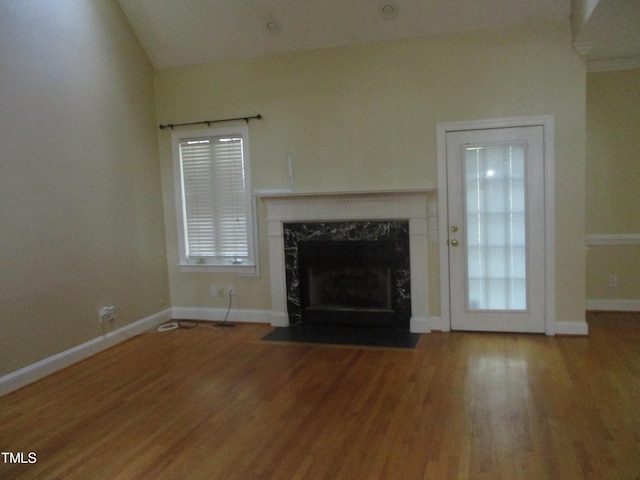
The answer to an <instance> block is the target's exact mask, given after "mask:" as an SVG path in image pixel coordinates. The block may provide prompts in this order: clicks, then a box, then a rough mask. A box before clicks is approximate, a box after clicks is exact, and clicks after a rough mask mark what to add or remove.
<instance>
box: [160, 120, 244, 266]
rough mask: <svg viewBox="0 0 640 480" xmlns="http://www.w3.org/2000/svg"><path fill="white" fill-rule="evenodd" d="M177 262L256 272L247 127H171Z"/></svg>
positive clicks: (185, 264) (182, 264)
mask: <svg viewBox="0 0 640 480" xmlns="http://www.w3.org/2000/svg"><path fill="white" fill-rule="evenodd" d="M172 138H173V151H174V167H175V168H174V171H175V178H176V211H177V216H178V235H179V237H178V238H179V247H180V265H181V266H183V267H193V268H187V270H192V271H203V270H207V268H206V267H209V268H208V270H210V271H234V272H241V273H255V271H256V261H255V254H254V252H255V237H254V230H255V229H254V219H253V203H252V199H251V185H250V176H249V148H248V128H247V127H234V128H219V129H206V130H196V131H185V132H174V133H173V136H172Z"/></svg>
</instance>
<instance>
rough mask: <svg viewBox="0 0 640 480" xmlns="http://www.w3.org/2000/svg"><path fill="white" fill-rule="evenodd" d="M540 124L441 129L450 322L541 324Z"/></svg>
mask: <svg viewBox="0 0 640 480" xmlns="http://www.w3.org/2000/svg"><path fill="white" fill-rule="evenodd" d="M543 134H544V131H543V127H542V126H527V127H508V128H492V129H486V130H460V131H453V132H447V223H448V230H449V232H448V238H447V246H448V260H449V265H448V267H449V307H450V315H451V328H452V329H454V330H480V331H501V332H542V331H544V329H545V216H544V211H545V209H544V206H545V204H544V191H545V184H544V140H543V138H544V136H543Z"/></svg>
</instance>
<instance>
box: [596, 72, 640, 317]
mask: <svg viewBox="0 0 640 480" xmlns="http://www.w3.org/2000/svg"><path fill="white" fill-rule="evenodd" d="M639 106H640V69H633V70H623V71H615V72H597V73H590V74H589V75H588V76H587V175H586V191H587V199H586V211H587V224H586V231H587V234H598V235H602V234H604V235H619V234H626V235H629V234H632V235H633V234H635V237H636V240H635V242H636V245H617V246H603V245H594V246H590V247H589V251H588V255H587V298H588V299H590V300H603V299H604V300H609V301H611V300H616V299H621V300H629V301H635V304H636V305H640V245H638V244H637V242H638V240H637V239H638V238H640V205H639V202H640V168H639V167H640V163H639V158H640V157H639V154H638V152H640V133H639V132H640V109H639ZM612 275H614V276H617V277H618V286H617V287H611V286H609V277H610V276H612ZM611 305H612V306H614V305H615V304H614V303H611Z"/></svg>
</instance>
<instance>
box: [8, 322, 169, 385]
mask: <svg viewBox="0 0 640 480" xmlns="http://www.w3.org/2000/svg"><path fill="white" fill-rule="evenodd" d="M170 319H171V309H166V310H163V311H161V312H158V313H154V314H153V315H150V316H149V317H146V318H143V319H141V320H138V321H137V322H134V323H131V324H129V325H126V326H124V327H122V328H119V329H117V330H114V331H113V332H109V333H107V334H105V335H102V336H100V337H98V338H94V339H93V340H89V341H88V342H85V343H82V344H80V345H78V346H76V347H73V348H70V349H69V350H65V351H64V352H60V353H58V354H57V355H53V356H52V357H49V358H45V359H44V360H41V361H39V362H37V363H34V364H32V365H29V366H27V367H24V368H21V369H20V370H17V371H15V372H12V373H10V374H8V375H5V376H4V377H0V397H1V396H3V395H6V394H7V393H10V392H13V391H14V390H17V389H19V388H21V387H24V386H26V385H28V384H30V383H33V382H35V381H37V380H40V379H41V378H44V377H46V376H47V375H50V374H52V373H55V372H57V371H59V370H62V369H63V368H66V367H68V366H70V365H73V364H74V363H77V362H79V361H81V360H84V359H85V358H88V357H90V356H92V355H95V354H96V353H99V352H101V351H103V350H106V349H107V348H110V347H113V346H114V345H116V344H118V343H120V342H123V341H125V340H128V339H129V338H131V337H134V336H136V335H139V334H140V333H143V332H146V331H147V330H149V329H152V328H154V327H156V326H158V325H160V324H161V323H164V322H166V321H168V320H170Z"/></svg>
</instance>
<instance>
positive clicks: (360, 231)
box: [260, 189, 437, 333]
mask: <svg viewBox="0 0 640 480" xmlns="http://www.w3.org/2000/svg"><path fill="white" fill-rule="evenodd" d="M260 198H261V199H262V201H263V202H264V204H265V206H266V222H267V236H268V239H269V263H268V272H269V277H270V284H271V310H270V312H269V319H270V323H271V325H273V326H277V327H286V326H290V325H295V324H300V323H301V322H302V321H303V318H302V316H303V308H306V307H309V306H312V305H313V306H315V307H317V305H316V303H317V295H318V293H317V292H316V293H313V295H314V297H313V298H308V299H307V300H305V299H304V298H303V296H302V288H309V287H302V284H304V282H305V281H308V280H305V279H304V275H303V276H301V274H300V268H299V263H298V260H299V259H298V253H299V244H300V243H301V242H323V241H330V242H370V241H390V242H391V244H393V245H396V247H394V248H397V246H398V245H400V247H399V248H397V250H398V252H402V254H401V258H403V261H406V268H395V269H393V268H392V266H390V265H385V264H379V265H375V266H373V267H368V268H369V269H368V270H367V271H362V270H360V271H356V272H355V274H356V275H359V276H360V277H361V280H360V281H369V282H374V281H376V280H374V278H373V276H377V277H378V278H379V279H381V278H386V279H381V280H379V281H380V282H381V283H380V284H378V286H377V287H373V289H374V290H375V289H376V288H377V289H379V290H377V291H378V292H380V293H375V294H372V295H371V296H376V297H384V296H386V289H387V287H388V289H389V295H390V300H389V302H390V303H391V309H392V310H393V311H394V315H395V317H396V318H398V317H400V318H402V322H403V323H402V324H401V325H402V326H401V327H399V328H406V327H405V325H406V322H407V320H406V319H407V318H409V320H408V322H409V330H410V331H411V332H415V333H425V332H429V331H430V330H431V325H432V322H431V320H430V318H429V309H428V294H427V292H428V286H427V269H428V259H427V250H428V242H427V239H428V238H430V237H433V238H434V239H435V238H437V230H435V228H437V227H436V225H437V221H436V220H437V219H436V218H435V217H433V218H431V217H432V216H433V215H435V212H436V206H435V191H434V190H433V189H423V190H386V191H374V192H331V193H324V192H319V193H293V192H291V193H284V192H283V193H265V194H262V195H260ZM431 212H433V214H432V213H431ZM381 219H384V220H381ZM428 220H429V222H428ZM407 225H408V227H407ZM432 225H433V226H432ZM407 230H408V232H407ZM434 242H435V240H434ZM357 245H358V244H357V243H354V244H352V246H357ZM360 246H362V244H360ZM409 246H410V247H411V248H409ZM302 248H303V249H304V248H306V247H304V246H303V247H302ZM376 248H378V247H376ZM397 254H398V253H397V252H395V251H394V253H393V254H391V255H390V257H391V258H393V257H394V255H397ZM340 255H342V254H340ZM378 256H380V257H388V256H389V255H387V254H385V255H378ZM396 259H397V257H396ZM334 263H339V262H334ZM334 266H336V265H334ZM338 266H339V265H338ZM355 268H356V269H357V268H360V267H358V266H356V267H355ZM387 269H390V271H389V272H388V273H389V274H388V275H387V273H386V271H387ZM352 273H354V272H350V273H349V275H351V274H352ZM311 274H312V275H318V276H319V278H320V280H321V281H322V278H326V276H327V274H326V273H325V272H323V270H322V268H321V267H319V266H317V267H316V269H315V270H314V269H312V272H311ZM383 274H384V275H383ZM307 275H308V272H307ZM335 275H336V277H338V278H336V279H332V280H331V282H340V281H341V280H340V279H339V277H340V276H341V273H340V272H338V273H337V274H335ZM365 278H369V279H368V280H365ZM316 280H318V279H316ZM349 282H352V283H353V282H354V281H353V280H349ZM356 283H357V282H356ZM387 284H388V285H387ZM372 285H373V283H372ZM311 288H312V289H315V288H317V287H313V286H312V287H311ZM327 288H336V287H331V285H329V286H328V287H327ZM380 289H382V290H380ZM305 302H308V303H307V304H305ZM334 302H335V300H334ZM352 302H353V300H352ZM330 303H331V302H330ZM356 303H357V302H356ZM303 305H305V307H303ZM340 308H342V309H343V310H346V309H349V308H352V309H355V308H356V307H354V306H353V305H349V304H347V306H344V305H342V306H341V307H338V309H340ZM357 308H361V307H360V306H359V305H357ZM316 309H317V310H319V308H316ZM370 309H378V310H387V304H384V305H383V306H380V305H375V306H373V307H370ZM334 318H335V317H334ZM368 318H369V319H370V318H371V317H368ZM374 323H375V322H374ZM398 324H400V321H398ZM393 328H397V327H395V326H394V327H393Z"/></svg>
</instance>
